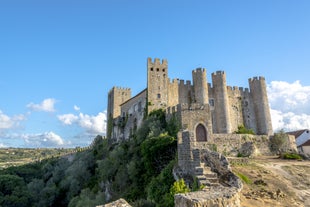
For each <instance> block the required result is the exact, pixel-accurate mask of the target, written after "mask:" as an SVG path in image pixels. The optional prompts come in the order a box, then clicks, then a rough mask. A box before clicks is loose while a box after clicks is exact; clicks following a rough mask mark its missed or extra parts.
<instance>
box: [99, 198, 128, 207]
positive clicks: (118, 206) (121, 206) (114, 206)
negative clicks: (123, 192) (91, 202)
mask: <svg viewBox="0 0 310 207" xmlns="http://www.w3.org/2000/svg"><path fill="white" fill-rule="evenodd" d="M97 207H132V206H131V205H129V203H127V201H125V200H124V199H122V198H120V199H118V200H117V201H114V202H112V203H108V204H105V205H103V206H97Z"/></svg>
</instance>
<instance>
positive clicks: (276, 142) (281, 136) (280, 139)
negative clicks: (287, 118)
mask: <svg viewBox="0 0 310 207" xmlns="http://www.w3.org/2000/svg"><path fill="white" fill-rule="evenodd" d="M286 142H287V134H285V133H284V131H283V130H281V131H280V132H279V133H275V134H274V136H273V137H272V138H271V139H270V149H271V151H272V152H276V153H278V152H280V151H281V149H282V148H283V146H284V145H285V144H286Z"/></svg>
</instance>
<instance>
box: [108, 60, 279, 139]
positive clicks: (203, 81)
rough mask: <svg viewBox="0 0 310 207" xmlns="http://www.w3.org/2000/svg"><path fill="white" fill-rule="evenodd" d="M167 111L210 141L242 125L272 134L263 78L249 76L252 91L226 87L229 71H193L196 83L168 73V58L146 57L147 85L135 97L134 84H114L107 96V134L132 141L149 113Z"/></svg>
mask: <svg viewBox="0 0 310 207" xmlns="http://www.w3.org/2000/svg"><path fill="white" fill-rule="evenodd" d="M156 109H164V110H166V114H167V117H169V116H170V115H172V114H176V115H177V116H178V118H179V120H180V122H181V126H182V130H185V129H186V130H188V131H189V132H193V133H194V134H195V137H196V140H197V141H199V140H200V141H208V140H211V139H212V136H213V135H215V134H231V133H233V132H234V131H236V130H237V129H238V126H240V125H244V126H245V127H246V128H248V129H253V130H254V132H255V133H256V134H258V135H271V134H272V133H273V132H272V126H271V116H270V110H269V105H268V98H267V91H266V82H265V78H264V77H254V78H250V79H249V89H248V88H242V87H236V86H234V87H230V86H227V85H226V73H225V72H223V71H217V72H215V73H212V84H211V83H208V80H207V74H206V69H204V68H198V69H196V70H193V71H192V82H191V81H184V80H179V79H172V80H171V79H170V78H169V77H168V62H167V60H162V61H160V60H159V59H157V58H156V59H155V60H154V61H153V60H152V59H151V58H148V59H147V87H146V89H144V90H143V91H141V92H140V93H138V94H137V95H135V96H133V97H132V96H131V89H130V88H120V87H113V88H112V89H111V90H110V91H109V94H108V127H107V129H108V130H107V137H108V138H110V139H114V140H116V141H120V140H124V139H128V138H129V137H130V135H131V134H132V133H133V132H134V131H135V130H136V129H137V128H138V127H139V126H140V125H141V123H142V121H143V117H144V115H145V113H150V112H151V111H153V110H156Z"/></svg>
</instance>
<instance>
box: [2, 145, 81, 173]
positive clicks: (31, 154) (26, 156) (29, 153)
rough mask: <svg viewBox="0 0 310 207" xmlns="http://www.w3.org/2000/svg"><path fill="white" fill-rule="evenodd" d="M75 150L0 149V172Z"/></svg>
mask: <svg viewBox="0 0 310 207" xmlns="http://www.w3.org/2000/svg"><path fill="white" fill-rule="evenodd" d="M75 150H76V149H75V148H0V170H1V169H4V168H8V167H12V166H20V165H25V164H27V163H31V162H38V161H41V160H43V159H48V158H52V157H59V156H63V155H65V154H68V153H72V152H73V151H75Z"/></svg>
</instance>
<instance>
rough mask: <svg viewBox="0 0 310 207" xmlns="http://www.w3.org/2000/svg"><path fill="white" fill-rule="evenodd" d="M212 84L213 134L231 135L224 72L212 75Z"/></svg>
mask: <svg viewBox="0 0 310 207" xmlns="http://www.w3.org/2000/svg"><path fill="white" fill-rule="evenodd" d="M212 84H213V89H214V113H215V120H214V121H215V129H216V131H215V132H214V133H231V130H232V129H231V122H230V111H229V101H228V93H227V86H226V74H225V72H224V71H217V72H216V73H212Z"/></svg>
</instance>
